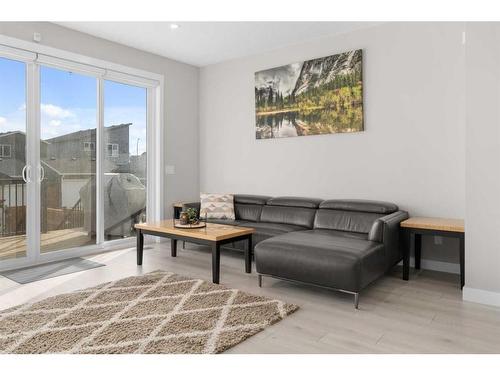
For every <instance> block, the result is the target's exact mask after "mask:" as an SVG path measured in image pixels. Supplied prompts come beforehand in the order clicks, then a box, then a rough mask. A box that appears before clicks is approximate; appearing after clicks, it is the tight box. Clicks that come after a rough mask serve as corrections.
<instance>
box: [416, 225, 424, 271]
mask: <svg viewBox="0 0 500 375" xmlns="http://www.w3.org/2000/svg"><path fill="white" fill-rule="evenodd" d="M414 244H415V269H416V270H419V269H420V259H421V258H422V235H421V234H418V233H415V241H414Z"/></svg>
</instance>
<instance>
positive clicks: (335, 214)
mask: <svg viewBox="0 0 500 375" xmlns="http://www.w3.org/2000/svg"><path fill="white" fill-rule="evenodd" d="M382 216H384V215H383V214H377V213H371V212H356V211H339V210H329V209H328V210H325V209H319V210H318V211H317V212H316V217H315V219H314V229H333V230H341V231H346V232H356V233H369V232H370V229H371V228H372V225H373V223H374V222H375V221H376V220H377V219H378V218H380V217H382Z"/></svg>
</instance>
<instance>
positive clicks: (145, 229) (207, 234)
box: [135, 220, 255, 284]
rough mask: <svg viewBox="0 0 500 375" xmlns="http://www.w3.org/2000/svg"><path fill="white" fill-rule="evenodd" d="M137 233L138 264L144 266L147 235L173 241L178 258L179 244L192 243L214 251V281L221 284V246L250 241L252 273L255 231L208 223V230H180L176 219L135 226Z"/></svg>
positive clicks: (248, 261)
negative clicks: (176, 224) (175, 221)
mask: <svg viewBox="0 0 500 375" xmlns="http://www.w3.org/2000/svg"><path fill="white" fill-rule="evenodd" d="M135 229H136V231H137V265H139V266H140V265H142V257H143V250H144V235H145V234H148V235H151V236H158V237H166V238H170V244H171V255H172V256H173V257H176V256H177V241H178V240H181V241H188V242H192V243H196V244H200V245H208V246H210V247H211V248H212V282H213V283H214V284H218V283H219V273H220V247H221V245H224V244H227V243H231V242H235V241H239V240H246V241H247V246H246V248H245V272H246V273H251V272H252V233H254V232H255V229H253V228H245V227H237V226H234V225H222V224H212V223H207V226H206V227H205V228H199V229H180V228H176V227H174V221H173V220H163V221H160V222H157V223H140V224H136V225H135Z"/></svg>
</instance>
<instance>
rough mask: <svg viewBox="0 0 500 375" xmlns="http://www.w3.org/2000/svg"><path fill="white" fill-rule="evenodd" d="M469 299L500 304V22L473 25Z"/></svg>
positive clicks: (469, 92)
mask: <svg viewBox="0 0 500 375" xmlns="http://www.w3.org/2000/svg"><path fill="white" fill-rule="evenodd" d="M466 67H467V70H466V72H467V132H466V227H465V229H466V230H465V233H466V236H465V240H466V243H465V249H466V252H465V275H466V287H465V288H464V299H467V300H471V301H476V302H484V303H491V304H496V305H498V306H500V236H499V230H500V24H499V23H468V24H467V48H466Z"/></svg>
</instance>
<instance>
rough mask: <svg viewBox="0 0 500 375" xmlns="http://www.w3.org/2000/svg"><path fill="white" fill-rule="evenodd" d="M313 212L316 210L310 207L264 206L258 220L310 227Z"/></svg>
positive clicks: (312, 220)
mask: <svg viewBox="0 0 500 375" xmlns="http://www.w3.org/2000/svg"><path fill="white" fill-rule="evenodd" d="M315 214H316V210H315V209H312V208H301V207H285V206H264V207H262V213H261V214H260V221H262V222H267V223H281V224H290V225H300V226H302V227H305V228H312V226H313V222H314V215H315Z"/></svg>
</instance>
